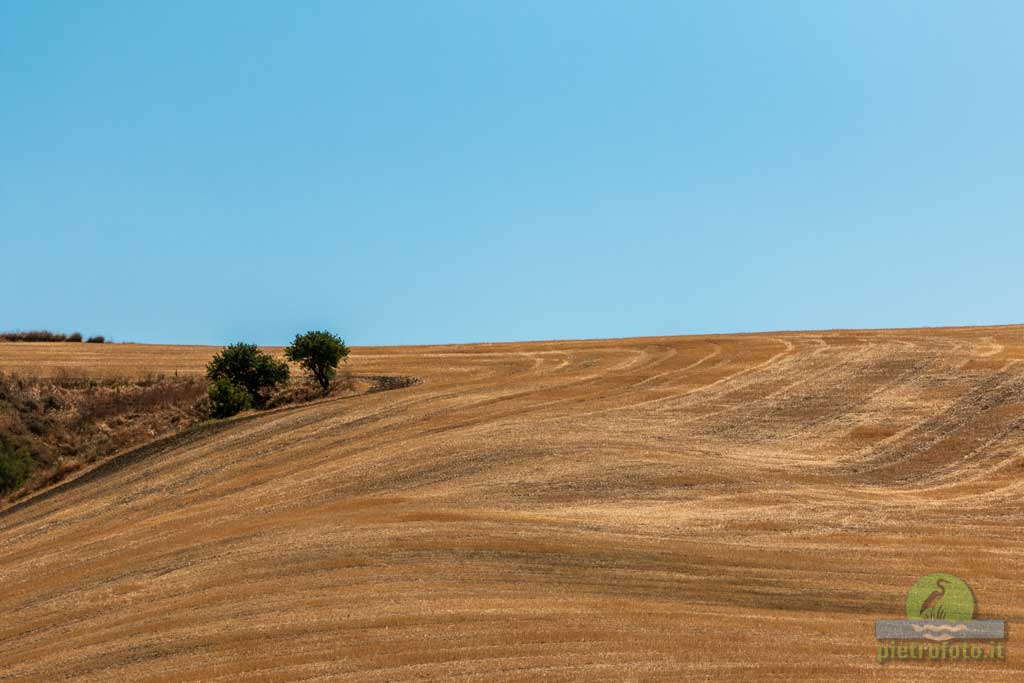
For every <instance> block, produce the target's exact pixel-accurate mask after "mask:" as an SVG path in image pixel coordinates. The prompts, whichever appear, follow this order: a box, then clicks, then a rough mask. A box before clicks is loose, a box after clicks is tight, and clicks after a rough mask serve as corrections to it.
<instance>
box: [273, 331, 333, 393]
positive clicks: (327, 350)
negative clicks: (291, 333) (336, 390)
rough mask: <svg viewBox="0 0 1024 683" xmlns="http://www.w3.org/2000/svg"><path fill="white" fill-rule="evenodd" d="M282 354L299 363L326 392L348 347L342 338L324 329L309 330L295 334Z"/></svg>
mask: <svg viewBox="0 0 1024 683" xmlns="http://www.w3.org/2000/svg"><path fill="white" fill-rule="evenodd" d="M284 355H285V358H287V359H288V360H290V361H293V362H295V363H298V364H299V365H301V366H302V367H303V368H304V369H305V370H306V372H308V373H309V374H310V375H311V376H312V377H313V379H315V380H316V382H317V384H319V385H320V388H321V389H323V390H324V393H326V392H327V391H328V390H329V389H330V387H331V380H333V379H334V376H335V375H336V374H337V373H338V363H340V362H341V361H343V360H344V359H345V358H347V357H348V347H347V346H345V342H344V340H342V339H341V338H340V337H337V336H335V335H333V334H331V333H330V332H327V331H326V330H324V331H319V332H318V331H315V330H310V331H309V332H307V333H306V334H297V335H295V341H293V342H292V344H291V346H289V347H287V348H286V349H285V350H284Z"/></svg>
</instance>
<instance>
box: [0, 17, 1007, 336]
mask: <svg viewBox="0 0 1024 683" xmlns="http://www.w3.org/2000/svg"><path fill="white" fill-rule="evenodd" d="M1021 25H1024V4H1021V3H1019V2H994V1H993V2H985V3H980V4H979V3H967V2H941V1H937V0H932V1H928V2H900V3H888V2H864V1H861V0H858V1H856V2H783V1H780V2H772V3H761V2H726V1H722V0H715V1H713V2H712V1H708V2H638V3H632V2H615V3H609V2H595V1H593V0H588V1H587V2H568V1H558V2H550V1H549V0H544V1H538V2H520V1H517V2H514V3H513V2H479V1H477V0H474V1H466V2H457V1H453V0H438V1H437V2H423V3H419V2H376V3H355V2H323V3H315V2H296V3H289V2H272V3H271V2H244V3H243V2H226V1H224V2H215V3H211V2H175V3H166V2H82V3H62V2H21V3H15V2H7V3H3V4H0V98H2V99H0V102H2V104H3V106H2V107H0V257H2V261H0V288H2V291H3V297H2V298H0V328H4V329H28V328H37V327H45V328H51V329H58V330H63V331H73V330H81V331H82V332H83V333H86V334H100V333H102V334H107V335H108V336H112V337H114V338H115V339H118V340H133V341H140V342H172V343H210V344H219V343H225V342H230V341H235V340H239V339H242V340H247V341H255V342H258V343H265V344H275V343H285V342H287V341H289V340H290V338H291V336H292V335H293V334H294V333H295V332H297V331H302V330H306V329H309V328H324V327H326V328H330V329H332V330H334V331H336V332H339V333H341V334H342V336H344V337H345V338H346V339H347V340H348V341H349V342H350V343H354V344H415V343H440V342H466V341H502V340H525V339H557V338H590V337H620V336H634V335H656V334H657V335H660V334H689V333H701V332H731V331H758V330H773V329H808V328H832V327H891V326H900V327H902V326H917V325H944V324H989V323H1011V322H1019V321H1021V319H1022V318H1024V315H1022V314H1021V311H1024V296H1022V295H1024V287H1022V285H1021V278H1020V272H1021V268H1020V254H1021V253H1022V247H1024V234H1022V233H1024V231H1022V230H1021V227H1022V220H1021V219H1022V211H1021V207H1022V199H1024V187H1022V181H1024V163H1022V160H1024V126H1022V123H1021V122H1022V120H1024V117H1022V112H1021V110H1022V107H1024V88H1022V87H1021V83H1022V82H1024V41H1022V40H1021V39H1020V27H1021Z"/></svg>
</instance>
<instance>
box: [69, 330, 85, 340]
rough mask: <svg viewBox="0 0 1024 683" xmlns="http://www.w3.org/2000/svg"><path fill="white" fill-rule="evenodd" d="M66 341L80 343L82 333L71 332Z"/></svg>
mask: <svg viewBox="0 0 1024 683" xmlns="http://www.w3.org/2000/svg"><path fill="white" fill-rule="evenodd" d="M67 340H68V341H69V342H80V341H82V333H81V332H72V333H71V334H69V335H68V339H67Z"/></svg>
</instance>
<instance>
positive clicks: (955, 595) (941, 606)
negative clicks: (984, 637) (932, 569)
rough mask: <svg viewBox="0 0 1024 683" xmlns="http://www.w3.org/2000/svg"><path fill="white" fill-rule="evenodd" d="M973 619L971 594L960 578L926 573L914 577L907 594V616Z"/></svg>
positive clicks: (954, 619) (910, 617)
mask: <svg viewBox="0 0 1024 683" xmlns="http://www.w3.org/2000/svg"><path fill="white" fill-rule="evenodd" d="M973 618H974V593H972V592H971V588H970V586H968V585H967V584H966V583H965V582H964V580H963V579H960V578H958V577H956V576H953V575H952V574H943V573H941V572H940V573H937V574H929V575H928V576H923V577H921V578H920V579H918V580H917V583H915V584H914V585H913V586H912V587H911V589H910V592H909V593H907V619H940V620H944V621H970V620H971V619H973Z"/></svg>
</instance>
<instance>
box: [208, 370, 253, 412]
mask: <svg viewBox="0 0 1024 683" xmlns="http://www.w3.org/2000/svg"><path fill="white" fill-rule="evenodd" d="M209 395H210V415H212V416H213V417H217V418H223V417H231V416H232V415H235V414H237V413H240V412H241V411H243V410H248V409H249V408H251V407H252V398H250V396H249V392H247V391H246V390H245V389H243V388H242V387H240V386H238V385H237V384H235V383H234V382H232V381H231V380H228V379H225V378H224V377H221V378H219V379H218V380H216V381H215V382H214V383H213V384H211V385H210V390H209Z"/></svg>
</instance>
